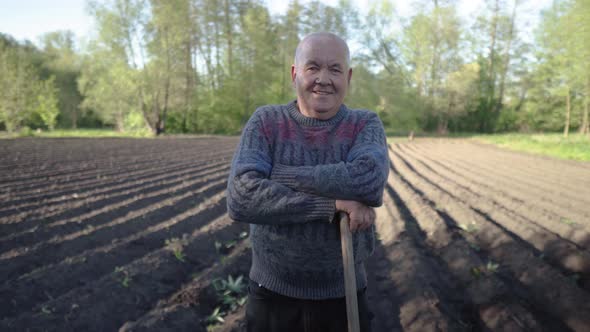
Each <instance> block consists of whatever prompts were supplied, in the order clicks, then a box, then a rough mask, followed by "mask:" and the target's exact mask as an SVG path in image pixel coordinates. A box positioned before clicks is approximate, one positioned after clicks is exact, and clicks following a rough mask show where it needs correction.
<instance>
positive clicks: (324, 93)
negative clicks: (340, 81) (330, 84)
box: [312, 91, 333, 96]
mask: <svg viewBox="0 0 590 332" xmlns="http://www.w3.org/2000/svg"><path fill="white" fill-rule="evenodd" d="M312 92H313V93H315V94H316V95H321V96H325V95H331V94H333V92H328V91H312Z"/></svg>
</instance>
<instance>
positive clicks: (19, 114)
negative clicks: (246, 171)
mask: <svg viewBox="0 0 590 332" xmlns="http://www.w3.org/2000/svg"><path fill="white" fill-rule="evenodd" d="M370 3H371V5H370V8H368V9H367V10H359V8H356V7H355V5H354V4H353V3H351V2H350V1H346V0H341V1H340V2H339V3H338V4H337V5H334V6H331V5H327V4H324V3H322V2H320V1H306V2H301V1H291V2H289V4H288V6H287V10H286V11H285V13H284V14H279V15H277V14H272V15H271V12H270V10H269V8H268V6H266V5H265V3H264V2H262V1H257V0H151V1H147V0H113V1H107V2H104V1H101V2H99V1H89V2H88V3H87V8H88V11H89V13H90V14H91V16H92V17H93V18H94V20H95V23H96V24H95V28H96V31H94V33H93V35H92V37H91V38H90V39H89V40H88V41H87V42H85V43H84V44H83V45H81V43H79V42H78V41H77V40H76V37H75V35H74V33H73V32H71V31H55V32H50V33H47V34H45V35H43V36H42V37H41V39H40V42H39V43H38V44H37V45H36V44H33V43H31V42H30V41H24V42H20V41H17V40H16V39H14V38H13V37H11V36H10V35H8V34H5V33H0V130H6V131H8V132H18V131H30V130H35V129H42V130H54V129H55V128H104V127H109V128H114V129H116V130H117V131H121V132H129V131H140V132H147V133H149V134H155V135H158V134H161V133H205V134H237V133H239V131H240V130H241V128H242V126H243V125H244V123H245V122H246V121H247V119H248V118H249V116H250V115H251V114H252V113H253V112H254V110H255V109H256V107H258V106H261V105H265V104H277V103H286V102H288V101H290V100H292V99H294V91H293V88H292V83H291V78H290V73H289V71H290V66H291V64H292V61H293V54H294V51H295V47H296V45H297V43H298V41H299V40H300V39H301V38H302V37H303V36H304V35H305V34H307V33H309V32H313V31H332V32H335V33H337V34H340V35H341V36H343V37H344V38H345V39H347V40H348V41H349V43H350V44H351V46H353V47H352V48H353V54H352V56H353V60H352V62H353V64H352V65H353V68H354V69H353V70H354V72H353V79H352V87H351V91H350V93H349V95H348V97H347V99H346V101H345V102H346V103H347V105H348V106H351V107H358V108H368V109H372V110H374V111H376V112H377V113H379V115H380V117H381V119H382V120H383V122H384V125H385V127H386V130H387V132H388V133H389V134H406V133H408V132H411V131H414V132H417V133H420V132H436V133H438V134H447V133H449V132H452V133H458V132H469V133H496V132H514V131H519V132H556V131H559V132H563V134H564V135H566V136H567V135H568V133H569V132H570V131H573V130H576V131H579V132H581V133H584V134H588V132H589V120H588V113H589V104H590V0H555V1H553V3H552V5H551V6H550V7H549V8H547V9H545V10H544V11H542V13H541V17H540V19H539V24H538V25H537V27H536V28H535V29H534V33H533V35H532V36H530V38H522V31H519V27H520V26H521V25H519V24H518V22H519V20H520V19H521V17H522V16H524V15H526V14H527V13H526V11H527V10H528V9H527V8H530V7H531V3H534V1H532V0H530V1H526V0H511V1H506V0H486V1H485V6H486V10H485V11H484V12H483V13H482V14H481V15H479V16H477V17H476V18H474V19H473V20H470V21H469V22H468V21H467V20H465V19H464V18H462V17H460V16H459V15H458V8H457V7H458V5H457V1H445V0H432V1H426V0H416V1H414V2H413V3H412V5H413V6H414V8H417V9H418V10H416V11H415V12H416V14H414V15H412V16H411V17H401V16H400V15H399V14H398V12H397V11H396V10H395V5H394V3H393V2H391V1H375V2H370Z"/></svg>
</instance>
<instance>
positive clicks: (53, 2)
mask: <svg viewBox="0 0 590 332" xmlns="http://www.w3.org/2000/svg"><path fill="white" fill-rule="evenodd" d="M86 2H87V1H86V0H0V32H2V33H6V34H9V35H11V36H12V37H14V38H16V39H17V40H20V41H23V40H25V39H27V40H30V41H31V42H33V43H35V44H38V40H39V37H40V36H41V35H43V34H44V33H46V32H51V31H56V30H71V31H73V32H74V34H75V35H76V36H77V37H78V38H79V40H84V39H86V38H88V37H89V36H90V34H91V32H92V31H93V29H94V21H93V19H92V18H91V17H90V16H89V15H88V14H87V10H86ZM265 2H266V3H267V4H268V6H269V8H270V10H271V13H273V14H282V13H284V12H285V10H286V8H287V4H288V1H286V0H278V1H277V0H274V1H273V0H265ZM303 2H305V0H303ZM323 2H324V3H326V4H329V5H336V4H337V3H338V0H324V1H323ZM410 2H411V1H407V0H398V1H396V0H393V3H394V4H395V8H396V10H397V12H398V13H399V14H400V15H401V16H402V17H410V16H411V15H412V14H414V13H415V12H416V9H415V8H412V6H411V5H410V4H409V3H410ZM511 2H512V1H509V3H510V5H511ZM353 3H354V4H355V5H356V6H357V7H358V8H360V10H361V11H363V10H365V9H366V8H369V5H370V3H371V1H370V0H353ZM458 3H459V5H458V13H459V16H460V17H462V18H463V19H464V20H466V21H467V22H469V21H470V20H472V19H473V18H474V17H476V16H477V15H478V14H479V13H480V12H481V11H483V10H484V9H485V7H484V3H483V0H460V1H458ZM550 3H551V0H537V1H529V4H528V5H525V6H524V7H523V8H522V10H520V12H519V14H520V15H521V17H520V18H521V19H520V20H519V25H520V27H519V28H520V30H521V31H524V32H523V36H524V38H525V39H529V38H531V40H528V41H532V29H533V28H534V26H536V25H537V24H538V21H539V12H540V10H541V9H542V8H546V7H548V6H549V5H550Z"/></svg>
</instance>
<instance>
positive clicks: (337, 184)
mask: <svg viewBox="0 0 590 332" xmlns="http://www.w3.org/2000/svg"><path fill="white" fill-rule="evenodd" d="M349 58H350V56H349V50H348V46H347V45H346V42H344V41H343V40H342V39H341V38H340V37H338V36H336V35H334V34H331V33H325V32H322V33H313V34H310V35H308V36H306V37H305V38H304V39H303V40H302V41H301V42H300V43H299V45H298V46H297V50H296V53H295V64H294V65H293V66H292V67H291V77H292V80H293V84H294V87H295V89H296V91H297V100H295V101H293V102H291V103H289V104H287V105H271V106H264V107H260V108H259V109H257V110H256V112H255V113H254V114H253V115H252V117H251V118H250V120H249V121H248V123H247V124H246V126H245V128H244V130H243V133H242V138H241V141H240V144H239V146H238V149H237V151H236V153H235V156H234V159H233V162H232V167H231V172H230V177H229V183H228V190H227V207H228V211H229V215H230V217H231V218H232V219H234V220H236V221H240V222H247V223H250V224H251V225H250V241H251V243H252V267H251V269H250V285H249V298H248V306H247V310H246V316H247V324H248V330H249V331H257V332H258V331H277V332H279V331H280V332H284V331H298V332H300V331H335V332H336V331H338V332H340V331H346V326H347V322H346V303H345V298H344V295H345V291H344V277H343V268H342V254H341V246H340V235H339V227H338V225H337V221H335V220H334V219H335V217H336V213H337V212H339V211H343V212H346V213H347V214H348V215H349V219H350V229H351V231H352V232H353V248H354V255H355V270H356V276H357V290H358V299H359V301H358V302H359V316H360V322H361V329H362V330H363V331H369V330H370V325H371V323H370V319H371V318H372V314H371V313H370V311H369V309H368V305H367V299H366V295H365V289H366V286H367V278H366V271H365V267H364V261H365V260H366V259H367V257H369V256H370V255H371V253H372V252H373V249H374V237H375V235H374V234H375V233H374V226H373V223H374V220H375V212H374V210H373V207H376V206H379V205H381V203H382V197H383V189H384V185H385V182H386V179H387V173H388V157H387V145H386V139H385V134H384V130H383V125H382V123H381V121H380V120H379V118H378V116H377V115H376V114H375V113H373V112H370V111H367V110H353V109H349V108H348V107H346V106H345V105H344V104H343V100H344V96H345V95H346V92H347V90H348V87H349V85H350V79H351V77H352V69H351V68H350V65H349Z"/></svg>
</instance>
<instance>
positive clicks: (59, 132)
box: [0, 129, 153, 138]
mask: <svg viewBox="0 0 590 332" xmlns="http://www.w3.org/2000/svg"><path fill="white" fill-rule="evenodd" d="M19 137H44V138H66V137H67V138H70V137H78V138H100V137H153V135H152V134H151V133H150V132H149V131H147V130H136V131H127V132H117V131H115V130H112V129H56V130H52V131H47V130H43V131H36V130H30V129H29V130H22V131H20V132H18V133H8V132H0V138H19Z"/></svg>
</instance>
